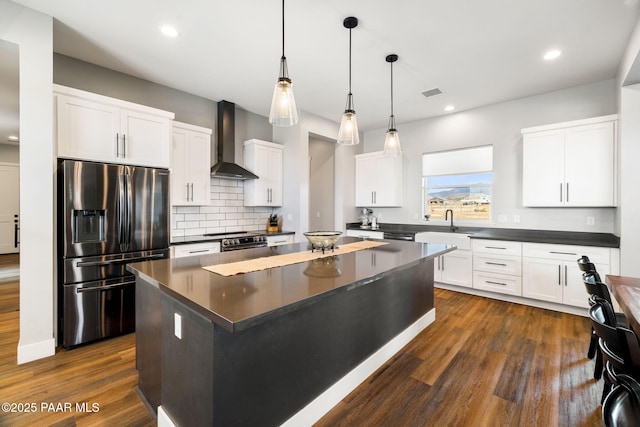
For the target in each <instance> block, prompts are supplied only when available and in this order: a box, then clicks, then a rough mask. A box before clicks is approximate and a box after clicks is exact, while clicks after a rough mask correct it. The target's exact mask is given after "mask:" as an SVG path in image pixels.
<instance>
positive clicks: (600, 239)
mask: <svg viewBox="0 0 640 427" xmlns="http://www.w3.org/2000/svg"><path fill="white" fill-rule="evenodd" d="M347 229H350V230H363V228H361V227H360V223H348V224H347ZM368 230H371V229H370V228H369V229H368ZM373 231H381V232H383V233H384V232H385V231H386V232H406V233H422V232H427V231H438V232H445V233H447V232H450V229H449V226H446V225H419V224H384V223H383V224H380V226H379V227H378V228H376V229H374V230H373ZM455 232H456V233H464V234H469V237H470V238H471V239H488V240H510V241H516V242H528V243H551V244H557V245H578V246H597V247H604V248H619V247H620V237H618V236H616V235H615V234H611V233H587V232H580V231H554V230H529V229H519V228H489V227H486V228H482V227H456V231H455Z"/></svg>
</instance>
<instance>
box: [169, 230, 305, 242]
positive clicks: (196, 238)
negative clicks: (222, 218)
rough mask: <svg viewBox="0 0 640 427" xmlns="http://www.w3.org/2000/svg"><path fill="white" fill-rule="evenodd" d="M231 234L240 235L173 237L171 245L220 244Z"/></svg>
mask: <svg viewBox="0 0 640 427" xmlns="http://www.w3.org/2000/svg"><path fill="white" fill-rule="evenodd" d="M249 233H260V234H264V235H265V236H267V237H268V236H282V235H286V234H296V233H295V231H264V230H258V231H249ZM229 234H234V235H235V234H238V233H237V232H229V233H226V234H224V235H223V234H218V235H216V236H180V237H172V238H171V244H172V245H185V244H188V243H203V242H220V241H221V240H222V239H224V238H225V236H226V235H229Z"/></svg>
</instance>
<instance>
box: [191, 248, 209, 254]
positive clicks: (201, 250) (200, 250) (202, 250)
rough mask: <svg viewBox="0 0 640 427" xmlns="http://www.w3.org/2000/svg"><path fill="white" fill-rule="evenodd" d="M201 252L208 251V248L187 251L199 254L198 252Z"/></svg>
mask: <svg viewBox="0 0 640 427" xmlns="http://www.w3.org/2000/svg"><path fill="white" fill-rule="evenodd" d="M202 252H209V249H199V250H196V251H189V253H190V254H199V253H202Z"/></svg>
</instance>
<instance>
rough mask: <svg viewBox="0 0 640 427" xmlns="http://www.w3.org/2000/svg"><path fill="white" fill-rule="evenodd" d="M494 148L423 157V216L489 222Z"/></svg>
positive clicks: (468, 149) (430, 154) (455, 151)
mask: <svg viewBox="0 0 640 427" xmlns="http://www.w3.org/2000/svg"><path fill="white" fill-rule="evenodd" d="M492 169H493V147H492V146H490V145H487V146H481V147H473V148H465V149H460V150H449V151H440V152H436V153H427V154H423V156H422V175H423V182H422V185H423V200H424V203H423V215H428V216H429V218H436V219H444V217H445V212H446V210H447V209H451V210H452V211H453V213H454V216H455V218H456V219H460V220H471V221H490V220H491V205H492V188H493V172H492Z"/></svg>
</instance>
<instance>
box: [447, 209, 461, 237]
mask: <svg viewBox="0 0 640 427" xmlns="http://www.w3.org/2000/svg"><path fill="white" fill-rule="evenodd" d="M449 212H451V224H450V225H449V230H450V231H452V232H453V231H456V230H457V229H458V227H455V226H454V225H453V211H452V210H451V209H447V210H446V211H445V212H444V220H445V221H446V220H448V219H449Z"/></svg>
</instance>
